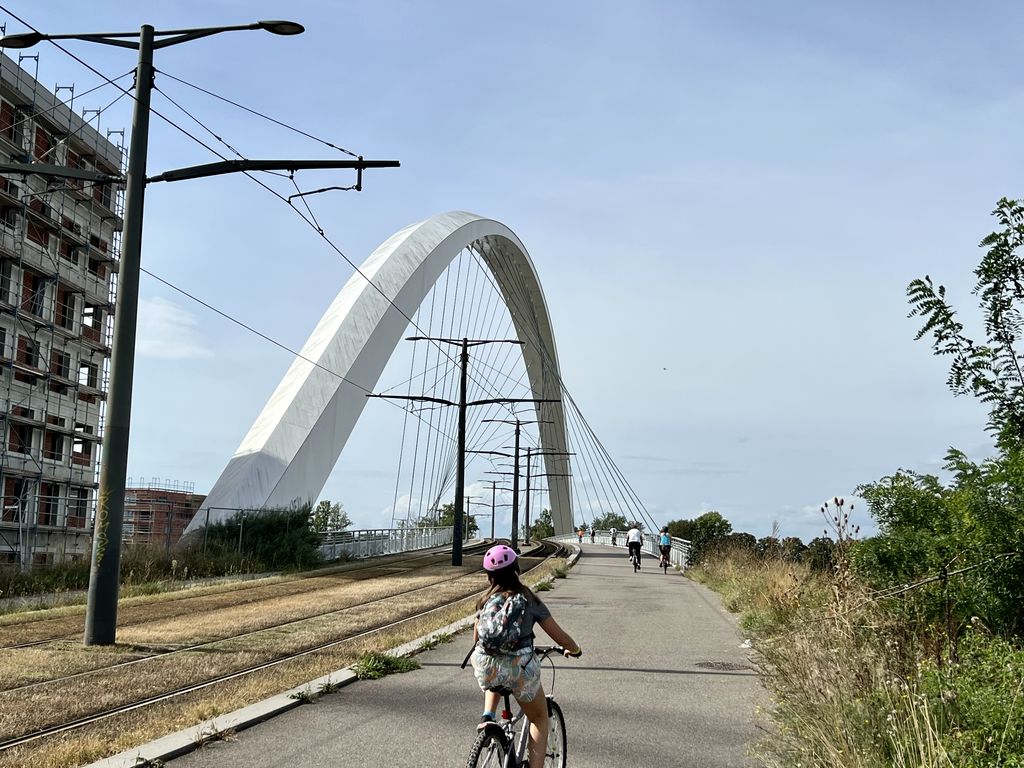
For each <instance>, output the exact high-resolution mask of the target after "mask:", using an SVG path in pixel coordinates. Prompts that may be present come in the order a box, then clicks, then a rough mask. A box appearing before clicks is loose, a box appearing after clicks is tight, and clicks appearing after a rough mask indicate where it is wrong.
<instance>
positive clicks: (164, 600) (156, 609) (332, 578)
mask: <svg viewBox="0 0 1024 768" xmlns="http://www.w3.org/2000/svg"><path fill="white" fill-rule="evenodd" d="M391 563H396V564H401V563H402V561H400V560H399V559H398V558H397V556H396V557H392V558H385V559H382V560H381V561H378V562H375V564H374V566H373V567H371V568H368V567H367V566H366V565H365V563H364V564H359V563H344V564H342V565H338V566H332V567H329V568H324V569H319V570H317V571H312V572H307V573H304V574H293V575H289V576H268V577H264V578H261V579H248V580H242V581H231V582H221V583H217V584H211V585H206V586H199V587H189V588H183V589H181V590H178V591H174V592H165V593H160V594H156V595H145V596H139V597H129V598H124V599H122V600H120V601H119V609H118V613H119V616H118V621H119V624H120V626H122V627H123V626H130V625H133V624H138V623H144V622H147V621H154V620H157V619H159V618H172V617H177V616H184V615H188V616H193V615H195V614H196V613H199V612H202V611H217V610H220V609H222V608H224V607H226V606H231V605H239V604H243V603H246V604H248V603H256V602H259V601H261V600H269V599H274V598H278V597H287V596H290V595H299V594H307V593H312V592H316V591H317V590H319V589H322V588H323V586H324V584H332V583H348V582H351V581H353V580H362V579H367V578H372V577H374V576H375V575H378V574H379V572H380V571H381V570H385V569H391V568H392V566H391V565H389V564H391ZM405 563H406V564H405V565H404V568H405V570H413V569H415V568H416V566H408V565H407V563H408V561H405ZM429 564H430V563H429V560H427V561H426V562H425V565H427V566H429ZM435 565H436V564H435ZM391 572H392V573H394V570H391ZM84 624H85V607H84V606H82V605H75V606H63V607H60V608H51V609H46V610H41V611H31V612H20V613H12V614H8V615H5V616H0V645H11V644H16V643H25V642H32V641H35V640H42V639H49V638H53V637H64V636H70V635H77V634H81V632H82V629H83V627H84Z"/></svg>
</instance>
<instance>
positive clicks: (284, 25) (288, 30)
mask: <svg viewBox="0 0 1024 768" xmlns="http://www.w3.org/2000/svg"><path fill="white" fill-rule="evenodd" d="M256 24H257V25H258V26H259V28H260V29H265V30H267V32H271V33H273V34H275V35H301V34H302V33H303V32H305V31H306V28H305V27H304V26H302V25H301V24H299V23H298V22H295V21H281V20H280V19H274V20H271V21H257V22H256Z"/></svg>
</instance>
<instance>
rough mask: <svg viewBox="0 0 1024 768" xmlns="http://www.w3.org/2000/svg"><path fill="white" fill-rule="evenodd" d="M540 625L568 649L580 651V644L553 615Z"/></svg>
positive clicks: (553, 638)
mask: <svg viewBox="0 0 1024 768" xmlns="http://www.w3.org/2000/svg"><path fill="white" fill-rule="evenodd" d="M540 627H541V629H543V630H544V631H545V632H547V633H548V636H549V637H550V638H551V639H552V640H554V641H555V642H556V643H558V644H559V645H560V646H562V647H563V648H565V650H566V651H571V652H573V653H575V652H577V651H579V649H580V646H579V644H578V643H577V642H576V641H575V640H573V639H572V636H571V635H570V634H569V633H568V632H566V631H565V630H564V629H562V628H561V627H560V626H558V622H557V621H555V619H554V617H553V616H548V617H547V618H546V619H544V621H542V622H540Z"/></svg>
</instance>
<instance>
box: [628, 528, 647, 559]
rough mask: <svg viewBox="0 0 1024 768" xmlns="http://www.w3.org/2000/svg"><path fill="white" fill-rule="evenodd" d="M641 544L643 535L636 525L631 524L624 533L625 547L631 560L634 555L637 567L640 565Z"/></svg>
mask: <svg viewBox="0 0 1024 768" xmlns="http://www.w3.org/2000/svg"><path fill="white" fill-rule="evenodd" d="M643 543H644V535H643V533H641V532H640V528H639V527H638V526H637V524H636V523H633V527H631V528H630V529H629V530H628V531H627V532H626V547H627V548H628V549H629V556H630V557H631V558H632V557H633V555H634V554H635V555H636V562H637V565H639V564H640V548H641V547H642V546H643Z"/></svg>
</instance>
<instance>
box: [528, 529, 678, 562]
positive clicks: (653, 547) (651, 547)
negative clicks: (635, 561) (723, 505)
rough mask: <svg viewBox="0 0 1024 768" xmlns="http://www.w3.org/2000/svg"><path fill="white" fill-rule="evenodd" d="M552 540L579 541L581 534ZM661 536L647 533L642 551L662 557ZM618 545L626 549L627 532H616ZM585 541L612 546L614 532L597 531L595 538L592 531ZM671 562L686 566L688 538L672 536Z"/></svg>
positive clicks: (584, 536)
mask: <svg viewBox="0 0 1024 768" xmlns="http://www.w3.org/2000/svg"><path fill="white" fill-rule="evenodd" d="M547 538H549V539H550V540H551V541H559V542H563V543H573V544H575V543H577V542H579V540H580V539H579V536H577V535H576V534H575V533H563V534H561V535H558V536H548V537H547ZM659 538H660V537H659V536H658V535H657V534H654V533H645V534H644V542H643V546H642V548H641V549H642V551H644V552H646V553H648V554H649V555H652V556H653V557H661V550H660V549H658V539H659ZM615 540H616V544H615V546H616V547H622V549H623V550H625V549H626V532H625V531H617V532H616V533H615ZM583 541H586V542H591V541H592V543H594V544H603V545H605V546H607V547H610V546H612V534H611V531H595V532H594V538H593V539H591V538H590V531H587V532H586V533H584V534H583ZM668 559H669V562H670V563H672V565H677V566H679V568H680V569H683V568H686V565H687V563H688V562H689V560H690V542H689V541H687V540H686V539H677V538H676V537H675V536H673V537H672V551H671V552H669V557H668Z"/></svg>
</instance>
